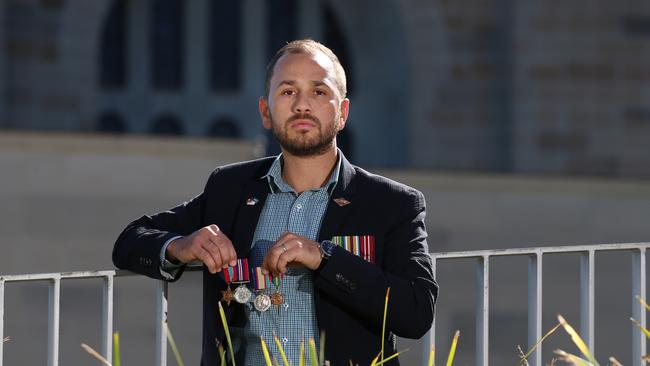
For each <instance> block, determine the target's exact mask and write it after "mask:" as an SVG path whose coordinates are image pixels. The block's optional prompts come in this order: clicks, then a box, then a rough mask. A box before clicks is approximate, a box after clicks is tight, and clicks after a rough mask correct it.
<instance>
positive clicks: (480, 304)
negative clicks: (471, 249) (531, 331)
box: [476, 255, 490, 366]
mask: <svg viewBox="0 0 650 366" xmlns="http://www.w3.org/2000/svg"><path fill="white" fill-rule="evenodd" d="M476 305H477V306H476V366H488V363H489V357H488V355H489V353H488V351H489V350H488V345H489V342H488V341H489V339H490V338H489V336H490V327H489V320H490V257H489V256H487V255H485V256H482V257H481V258H479V260H478V264H477V266H476Z"/></svg>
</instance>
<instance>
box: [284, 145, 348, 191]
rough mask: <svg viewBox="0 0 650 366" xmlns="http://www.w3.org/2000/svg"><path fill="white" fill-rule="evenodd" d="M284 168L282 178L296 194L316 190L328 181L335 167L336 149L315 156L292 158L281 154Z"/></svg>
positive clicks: (286, 154)
mask: <svg viewBox="0 0 650 366" xmlns="http://www.w3.org/2000/svg"><path fill="white" fill-rule="evenodd" d="M282 157H283V158H284V166H283V168H282V178H283V179H284V180H285V181H286V182H287V183H288V184H289V185H290V186H291V187H292V188H293V189H294V190H295V191H296V192H297V193H302V192H304V191H307V190H310V189H318V188H320V187H322V186H323V185H324V184H325V183H327V181H328V180H329V177H330V175H331V174H332V171H333V170H334V166H335V165H336V159H337V149H336V148H335V147H332V149H329V150H327V152H325V153H324V154H322V155H317V156H294V155H291V154H288V153H287V152H286V151H283V152H282Z"/></svg>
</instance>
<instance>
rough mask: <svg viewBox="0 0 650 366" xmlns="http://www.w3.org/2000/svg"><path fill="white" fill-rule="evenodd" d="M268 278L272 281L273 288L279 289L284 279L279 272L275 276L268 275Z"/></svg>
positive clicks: (282, 274)
mask: <svg viewBox="0 0 650 366" xmlns="http://www.w3.org/2000/svg"><path fill="white" fill-rule="evenodd" d="M269 277H271V278H272V279H273V284H274V285H275V288H279V287H280V285H281V284H282V280H283V279H284V273H282V272H280V274H278V275H277V276H273V275H272V274H270V273H269Z"/></svg>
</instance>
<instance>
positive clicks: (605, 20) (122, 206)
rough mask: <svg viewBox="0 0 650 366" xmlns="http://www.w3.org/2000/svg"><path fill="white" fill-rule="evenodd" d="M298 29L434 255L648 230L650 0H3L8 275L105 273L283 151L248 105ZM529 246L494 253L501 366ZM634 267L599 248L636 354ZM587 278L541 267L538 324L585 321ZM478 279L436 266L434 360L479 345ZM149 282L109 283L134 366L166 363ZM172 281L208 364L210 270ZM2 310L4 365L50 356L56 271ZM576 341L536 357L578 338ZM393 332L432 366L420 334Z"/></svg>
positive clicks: (92, 300) (613, 302)
mask: <svg viewBox="0 0 650 366" xmlns="http://www.w3.org/2000/svg"><path fill="white" fill-rule="evenodd" d="M305 37H309V38H313V39H316V40H319V41H321V42H323V43H325V44H326V45H327V46H329V47H330V48H331V49H332V50H333V51H334V52H335V53H336V54H337V55H338V56H339V58H340V59H341V62H342V63H343V66H344V67H345V69H346V71H347V77H348V89H349V98H350V99H351V114H350V119H349V122H348V124H347V126H346V129H345V130H344V131H343V132H342V133H341V134H340V135H339V137H338V142H339V145H340V146H341V147H342V149H343V151H344V152H345V154H346V156H347V157H348V158H349V159H350V160H351V161H352V162H353V163H355V164H357V165H361V166H363V167H364V168H367V169H369V170H371V171H374V172H378V173H381V174H384V175H387V176H389V177H391V178H394V179H398V180H400V181H403V182H405V183H407V184H410V185H412V186H414V187H416V188H418V189H420V190H422V191H423V192H424V193H425V196H426V199H427V203H428V216H427V225H428V232H429V245H430V249H431V251H432V252H442V251H457V250H473V249H495V248H513V247H530V246H551V245H552V246H560V245H569V244H596V243H621V242H647V241H649V238H650V228H649V227H648V217H650V186H649V185H648V182H649V178H650V85H649V83H648V82H649V81H650V2H648V1H645V0H620V1H603V0H569V1H552V0H551V1H549V0H547V1H539V0H538V1H534V0H518V1H517V0H482V1H466V0H456V1H449V0H401V1H397V0H374V1H369V0H353V1H343V0H302V1H299V0H241V1H235V0H233V1H225V0H223V1H217V0H214V1H210V0H186V1H182V0H130V1H129V0H94V1H84V0H0V202H2V205H1V206H0V207H2V208H3V209H2V210H0V237H1V239H0V248H1V252H0V275H1V274H17V273H35V272H59V271H72V270H93V269H111V268H113V266H112V263H111V260H110V253H111V250H112V245H113V242H114V240H115V238H116V237H117V235H118V234H119V232H120V231H121V230H122V228H123V227H124V226H125V225H126V224H127V223H128V222H129V221H131V220H133V219H135V218H137V217H139V216H141V215H142V214H147V213H153V212H157V211H160V210H164V209H166V208H169V207H171V206H174V205H176V204H178V203H180V202H183V201H184V200H187V199H189V198H191V197H193V196H194V195H196V194H197V193H199V192H200V191H201V189H202V187H203V184H204V183H205V179H206V178H207V176H208V175H209V173H210V172H211V171H212V169H213V168H214V167H215V166H218V165H220V164H225V163H229V162H234V161H241V160H246V159H252V158H255V157H259V156H264V155H267V154H274V153H276V152H277V151H278V148H277V146H276V145H275V143H274V142H273V138H272V136H270V135H268V134H267V133H266V132H265V131H264V130H263V129H262V127H261V123H260V119H259V116H258V110H257V102H258V98H259V96H260V95H261V94H262V93H263V85H264V74H265V67H266V63H267V62H268V60H269V59H270V57H271V56H272V55H273V54H274V53H275V51H276V50H277V49H278V48H280V47H281V46H282V45H283V44H284V43H286V42H287V41H290V40H293V39H296V38H305ZM526 260H527V258H515V259H508V260H505V259H504V260H500V261H499V263H498V265H494V266H493V271H494V272H493V275H492V277H491V288H492V289H493V291H495V293H493V295H492V297H491V306H492V312H491V314H490V321H491V340H490V347H491V349H490V364H491V365H492V364H493V365H514V364H515V363H517V362H518V358H517V353H516V349H515V346H516V345H522V347H524V348H525V346H526V343H527V340H526V310H527V308H526V294H527V287H526V276H527V268H526ZM630 263H631V256H630V254H629V253H626V252H622V253H617V254H615V255H607V256H599V257H598V258H597V266H596V279H597V280H596V304H595V306H596V319H597V325H598V327H597V330H596V347H595V349H596V355H597V357H598V358H599V359H602V360H603V361H604V360H605V359H606V358H607V357H609V356H610V355H614V356H616V357H617V358H618V359H619V360H620V361H622V362H623V363H624V364H631V363H632V362H631V359H630V349H631V344H630V342H631V339H632V332H634V331H636V330H635V329H634V328H633V326H632V325H631V324H630V322H629V320H628V318H629V316H631V314H632V305H631V304H632V303H633V301H632V299H633V298H634V295H636V294H632V293H631V279H630V276H631V270H630V267H631V265H630ZM578 273H579V258H578V257H577V256H567V257H558V258H556V259H550V260H548V261H546V262H545V267H544V275H545V278H544V281H545V287H544V291H545V298H544V305H545V307H547V309H546V310H545V312H544V328H545V329H550V328H551V327H552V326H553V325H554V323H555V315H556V314H557V313H562V314H564V315H565V316H566V317H567V320H569V322H572V323H574V325H576V326H577V325H578V323H579V319H580V318H579V312H578V310H579V308H578V305H579V304H578V303H579V301H578V300H577V299H578V292H577V291H578V288H579V278H578ZM474 275H475V274H474V268H473V265H472V263H470V261H464V260H459V261H453V262H451V263H449V264H442V265H440V267H439V268H438V278H439V281H440V283H441V297H440V301H439V306H438V315H437V323H436V326H437V332H438V335H437V337H438V340H439V345H438V346H439V354H446V350H447V349H448V345H449V340H450V339H451V337H452V334H453V331H454V330H455V329H460V330H461V332H462V333H461V341H460V345H459V351H458V352H459V354H458V362H457V364H458V365H470V364H473V363H474V358H475V357H474V353H475V344H474V343H475V342H474V331H475V329H474V323H473V322H474V306H475V303H474V301H475V298H474V292H475V290H474V286H475V284H474ZM86 282H88V281H86ZM86 282H79V281H77V282H74V281H72V282H64V284H63V286H62V319H61V337H62V339H61V364H63V365H80V364H92V362H93V361H92V359H91V358H90V357H89V356H88V355H86V354H85V353H84V352H83V351H82V350H81V348H79V343H81V342H86V343H89V344H91V345H95V346H96V347H97V348H99V341H100V334H99V326H100V318H99V315H100V301H101V286H100V282H99V281H97V283H86ZM90 282H92V281H90ZM153 294H154V283H153V281H150V280H147V279H143V278H138V279H120V280H118V281H117V282H116V295H115V296H116V305H115V306H116V319H115V328H116V330H119V331H120V332H121V334H122V339H123V342H124V343H123V350H122V356H123V364H125V365H131V364H135V365H147V364H153V360H154V354H153V329H154V310H153V309H154V306H153ZM641 295H642V296H644V295H645V294H641ZM170 296H171V297H170V313H169V317H170V324H171V330H172V332H174V335H175V337H176V338H177V341H178V342H179V347H180V350H181V352H182V354H183V356H184V358H185V360H186V362H187V364H194V365H197V364H198V359H199V353H200V329H201V325H200V322H201V319H200V309H201V307H200V306H201V291H200V276H199V275H198V274H194V273H188V274H187V275H186V276H185V277H184V278H183V279H182V280H181V281H179V282H178V283H176V284H173V285H172V286H171V289H170ZM5 305H6V309H5V330H4V334H5V335H6V336H7V335H8V336H11V337H12V340H11V341H10V342H9V343H6V344H5V345H4V358H5V362H6V363H5V364H8V365H17V364H21V365H42V364H45V363H46V340H47V334H46V329H47V328H46V324H47V322H46V319H47V318H46V316H47V288H46V286H45V285H44V284H38V283H35V284H8V285H7V290H6V295H5ZM566 338H567V337H566V336H564V335H561V334H558V335H557V336H555V337H554V338H552V339H550V340H549V341H548V346H546V347H545V349H544V357H543V359H544V360H545V361H546V362H550V359H551V351H552V350H553V349H554V348H557V347H562V348H566V349H567V351H570V352H571V351H573V352H577V351H575V350H574V349H573V348H571V346H570V344H569V343H568V342H565V341H566ZM399 344H400V349H401V348H406V347H410V348H411V351H410V352H408V353H407V354H405V356H404V357H403V360H404V361H403V364H405V365H415V364H418V363H419V362H420V355H419V351H418V347H419V344H418V342H412V341H407V340H400V341H399ZM442 361H443V360H442V359H440V360H439V362H442ZM170 364H173V361H170Z"/></svg>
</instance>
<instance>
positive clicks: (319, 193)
mask: <svg viewBox="0 0 650 366" xmlns="http://www.w3.org/2000/svg"><path fill="white" fill-rule="evenodd" d="M340 168H341V157H340V154H339V159H338V162H337V164H336V168H335V169H334V171H333V172H332V175H331V176H330V179H329V181H328V182H327V183H326V184H325V185H324V186H323V187H321V188H319V189H314V190H309V191H305V192H302V193H301V194H297V193H296V192H295V191H294V189H293V188H291V186H289V184H287V182H285V181H284V179H282V158H281V155H280V156H278V158H277V159H276V160H275V161H274V162H273V164H272V165H271V168H270V169H269V172H268V173H267V175H266V176H265V177H266V179H267V180H268V183H269V187H270V190H271V193H269V195H268V197H267V199H266V203H265V204H264V208H263V210H262V213H261V214H260V218H259V221H258V223H257V228H256V229H255V234H254V236H253V243H252V244H251V253H250V256H249V266H250V268H255V267H259V266H261V265H262V261H263V260H264V256H265V255H266V252H267V250H268V249H269V248H270V247H271V246H272V245H273V243H275V241H276V240H277V239H278V238H279V237H280V235H281V234H282V233H283V232H285V231H289V232H292V233H295V234H297V235H300V236H302V237H305V238H308V239H311V240H317V239H318V233H319V231H320V226H321V222H322V220H323V216H324V215H325V210H326V209H327V203H328V202H329V198H330V195H331V193H332V191H334V187H335V186H336V183H337V182H338V176H339V170H340ZM275 290H276V289H275V286H274V285H273V284H271V288H267V289H266V290H265V293H266V294H267V295H269V296H270V295H271V294H272V293H273V292H275ZM280 291H281V292H282V294H283V295H284V300H285V303H284V304H282V305H280V307H279V308H278V307H276V306H274V305H272V306H271V308H270V309H269V310H267V311H266V312H260V311H258V310H256V309H255V307H254V306H253V299H254V298H255V295H253V298H252V299H251V300H250V301H249V302H248V303H246V304H244V309H245V312H246V315H247V317H248V323H247V324H246V326H245V327H243V328H233V329H231V332H233V334H234V337H233V338H234V339H233V342H234V347H235V349H236V350H235V353H237V360H238V364H243V365H251V366H259V365H264V364H265V361H264V356H263V353H262V346H261V344H260V336H262V337H264V340H265V341H266V344H267V346H268V347H269V352H270V353H271V357H272V358H275V359H276V360H277V361H278V363H279V364H282V356H280V351H279V350H278V348H277V346H276V344H275V342H274V340H273V335H274V334H276V335H277V337H278V338H279V339H280V342H281V344H282V347H283V349H284V352H285V354H286V356H287V359H288V360H289V362H290V363H291V364H292V365H298V359H299V352H300V342H301V341H302V340H303V339H304V341H305V346H306V345H307V340H308V339H309V338H313V339H314V341H315V342H316V344H319V343H318V338H319V334H318V324H317V321H316V313H315V309H314V284H313V278H312V272H311V271H310V270H309V269H307V268H305V267H298V268H297V267H289V269H288V270H287V273H285V276H284V280H283V281H282V284H281V287H280ZM305 355H307V353H305Z"/></svg>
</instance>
